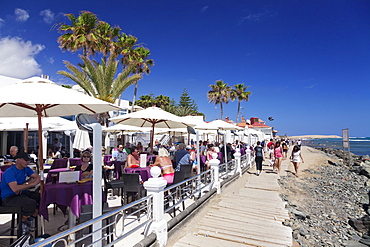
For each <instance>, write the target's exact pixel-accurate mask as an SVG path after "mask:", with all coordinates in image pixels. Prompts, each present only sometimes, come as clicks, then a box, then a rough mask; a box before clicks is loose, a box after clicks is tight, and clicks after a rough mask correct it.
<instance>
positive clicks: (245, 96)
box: [230, 83, 251, 122]
mask: <svg viewBox="0 0 370 247" xmlns="http://www.w3.org/2000/svg"><path fill="white" fill-rule="evenodd" d="M247 89H248V86H244V83H240V84H236V85H234V88H233V89H232V90H231V92H230V98H231V100H232V101H234V100H236V99H237V100H238V108H237V112H236V122H240V115H241V114H240V103H241V102H242V101H248V100H249V96H250V95H251V92H249V91H247Z"/></svg>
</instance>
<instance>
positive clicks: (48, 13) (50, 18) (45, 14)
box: [40, 9, 55, 24]
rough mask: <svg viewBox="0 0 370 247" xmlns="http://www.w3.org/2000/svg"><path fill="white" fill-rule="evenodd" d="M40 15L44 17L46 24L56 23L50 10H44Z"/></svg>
mask: <svg viewBox="0 0 370 247" xmlns="http://www.w3.org/2000/svg"><path fill="white" fill-rule="evenodd" d="M40 15H41V16H43V17H44V22H46V23H48V24H50V23H53V22H54V16H55V15H54V13H53V12H51V10H50V9H44V10H42V11H41V12H40Z"/></svg>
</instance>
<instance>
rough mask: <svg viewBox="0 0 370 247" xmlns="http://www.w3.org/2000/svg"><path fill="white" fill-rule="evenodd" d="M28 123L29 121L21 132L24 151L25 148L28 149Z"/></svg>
mask: <svg viewBox="0 0 370 247" xmlns="http://www.w3.org/2000/svg"><path fill="white" fill-rule="evenodd" d="M28 125H29V123H26V128H25V129H24V132H23V147H24V151H25V152H26V153H28V152H27V149H28Z"/></svg>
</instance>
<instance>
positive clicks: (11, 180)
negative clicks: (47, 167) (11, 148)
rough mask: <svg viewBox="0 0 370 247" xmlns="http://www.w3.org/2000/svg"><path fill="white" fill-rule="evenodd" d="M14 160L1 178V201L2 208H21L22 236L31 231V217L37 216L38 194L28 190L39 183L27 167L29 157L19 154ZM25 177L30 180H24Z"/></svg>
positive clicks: (35, 175)
mask: <svg viewBox="0 0 370 247" xmlns="http://www.w3.org/2000/svg"><path fill="white" fill-rule="evenodd" d="M15 159H16V163H15V165H13V166H11V167H10V168H8V169H7V170H6V171H5V172H4V174H3V176H2V181H1V185H0V187H1V199H2V204H3V206H7V207H15V206H17V207H21V208H22V234H24V233H26V232H29V231H30V230H31V228H32V220H33V219H34V218H33V217H36V216H37V214H38V211H37V206H38V203H39V201H40V193H39V192H35V191H29V190H28V189H30V188H31V187H34V186H36V185H37V184H38V183H39V182H40V176H39V175H38V174H36V173H34V172H33V170H32V169H31V168H29V167H28V165H29V163H30V161H31V157H30V156H29V155H28V154H27V153H24V152H22V153H19V154H17V156H15ZM27 177H29V178H30V179H29V180H26V178H27ZM31 216H32V217H31Z"/></svg>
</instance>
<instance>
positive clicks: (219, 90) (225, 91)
mask: <svg viewBox="0 0 370 247" xmlns="http://www.w3.org/2000/svg"><path fill="white" fill-rule="evenodd" d="M209 86H210V87H211V90H210V91H208V93H207V97H208V101H209V103H214V104H216V105H217V104H219V105H220V111H221V119H222V120H223V119H224V109H223V105H222V103H225V104H227V103H229V101H230V91H231V87H230V86H228V85H227V83H224V81H222V80H218V81H216V84H215V85H209Z"/></svg>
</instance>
